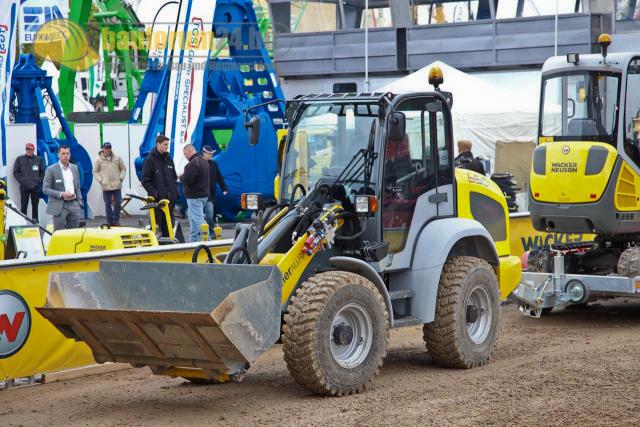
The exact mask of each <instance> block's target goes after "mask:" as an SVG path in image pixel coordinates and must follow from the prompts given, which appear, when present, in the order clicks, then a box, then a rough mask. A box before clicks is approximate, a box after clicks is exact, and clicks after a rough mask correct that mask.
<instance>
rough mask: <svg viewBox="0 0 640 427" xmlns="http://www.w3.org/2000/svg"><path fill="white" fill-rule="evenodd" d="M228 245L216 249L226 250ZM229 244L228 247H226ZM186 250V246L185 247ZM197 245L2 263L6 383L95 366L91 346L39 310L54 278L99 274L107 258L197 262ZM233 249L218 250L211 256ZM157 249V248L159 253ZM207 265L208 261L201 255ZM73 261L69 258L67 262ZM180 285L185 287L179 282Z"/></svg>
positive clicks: (0, 349) (1, 376)
mask: <svg viewBox="0 0 640 427" xmlns="http://www.w3.org/2000/svg"><path fill="white" fill-rule="evenodd" d="M220 243H222V242H217V243H214V244H217V245H220ZM225 243H228V241H227V242H225ZM185 246H186V247H185ZM193 248H194V246H193V245H175V246H165V247H163V249H162V252H150V251H148V250H147V251H144V250H132V251H131V252H130V254H127V255H122V251H118V252H119V253H120V254H119V255H115V254H113V255H111V256H109V254H108V253H104V254H101V255H99V256H96V255H95V254H87V255H80V257H82V259H78V258H79V257H78V256H76V257H75V258H71V257H63V256H60V257H54V258H55V259H56V261H53V262H52V258H49V259H46V258H45V259H43V261H42V262H36V261H31V262H26V261H25V262H6V263H0V380H5V379H14V378H21V377H28V376H32V375H35V374H43V373H47V372H55V371H60V370H64V369H70V368H77V367H80V366H85V365H90V364H93V363H95V362H94V360H93V356H92V354H91V351H90V350H89V347H87V346H86V345H85V344H84V343H81V342H76V341H74V340H72V339H67V338H65V337H64V336H63V335H62V334H61V333H60V332H59V331H58V330H57V329H56V328H55V327H54V326H53V325H52V324H51V323H49V322H48V321H47V320H46V319H45V318H44V317H42V316H41V315H40V314H39V313H38V311H37V310H36V309H35V307H42V306H43V305H44V304H45V302H46V296H47V288H48V285H49V273H52V272H83V271H98V263H99V261H101V260H104V259H107V258H108V259H112V260H129V261H158V262H191V255H192V253H193ZM228 249H229V246H217V247H212V248H211V252H212V253H213V255H214V256H215V255H216V254H217V253H220V252H223V251H227V250H228ZM153 250H156V248H153ZM200 255H201V257H202V261H204V259H205V258H206V254H205V252H204V251H201V252H200ZM64 258H68V259H64ZM176 286H180V284H179V283H176Z"/></svg>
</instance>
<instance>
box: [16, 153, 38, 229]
mask: <svg viewBox="0 0 640 427" xmlns="http://www.w3.org/2000/svg"><path fill="white" fill-rule="evenodd" d="M25 150H26V154H23V155H22V156H20V157H18V158H17V159H16V162H15V164H14V166H13V176H14V177H15V178H16V180H18V182H19V183H20V210H21V211H22V213H23V214H25V215H26V214H27V206H28V204H29V199H31V217H32V218H33V219H34V220H36V221H38V202H39V200H40V187H41V186H42V180H43V179H44V171H45V167H44V160H42V158H41V157H39V156H37V155H36V154H35V151H36V147H35V146H34V145H33V144H32V143H28V144H27V145H26V146H25Z"/></svg>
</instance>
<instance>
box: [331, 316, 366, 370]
mask: <svg viewBox="0 0 640 427" xmlns="http://www.w3.org/2000/svg"><path fill="white" fill-rule="evenodd" d="M372 343H373V322H372V320H371V316H370V315H369V312H368V311H367V310H366V309H365V308H364V307H362V306H361V305H360V304H355V303H351V304H347V305H345V306H344V307H342V308H341V309H340V310H338V312H337V313H336V314H335V316H334V317H333V320H332V321H331V331H330V334H329V344H330V346H331V355H332V356H333V359H334V360H335V361H336V362H337V363H338V364H339V365H340V366H342V367H343V368H347V369H351V368H355V367H357V366H359V365H360V364H361V363H362V362H364V361H365V359H366V358H367V356H368V355H369V352H370V350H371V345H372Z"/></svg>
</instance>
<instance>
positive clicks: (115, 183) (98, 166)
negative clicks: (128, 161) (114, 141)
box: [93, 142, 127, 226]
mask: <svg viewBox="0 0 640 427" xmlns="http://www.w3.org/2000/svg"><path fill="white" fill-rule="evenodd" d="M126 172H127V168H126V166H125V165H124V161H122V158H121V157H120V156H118V155H117V154H115V153H114V152H113V148H112V147H111V143H110V142H105V143H104V145H103V146H102V150H100V152H99V153H98V158H96V159H95V160H94V161H93V176H94V177H95V178H96V181H98V182H99V183H100V186H101V187H102V198H103V200H104V209H105V212H106V215H107V222H108V223H109V225H115V226H119V225H120V204H121V203H122V181H124V176H125V174H126ZM112 203H113V205H112Z"/></svg>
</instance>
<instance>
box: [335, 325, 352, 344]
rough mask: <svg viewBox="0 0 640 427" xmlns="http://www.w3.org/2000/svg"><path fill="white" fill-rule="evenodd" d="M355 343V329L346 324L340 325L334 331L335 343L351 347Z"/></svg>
mask: <svg viewBox="0 0 640 427" xmlns="http://www.w3.org/2000/svg"><path fill="white" fill-rule="evenodd" d="M351 341H353V328H352V327H351V326H349V325H345V324H344V323H341V324H339V325H338V326H336V328H335V329H334V330H333V342H335V343H336V344H337V345H349V344H351Z"/></svg>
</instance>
